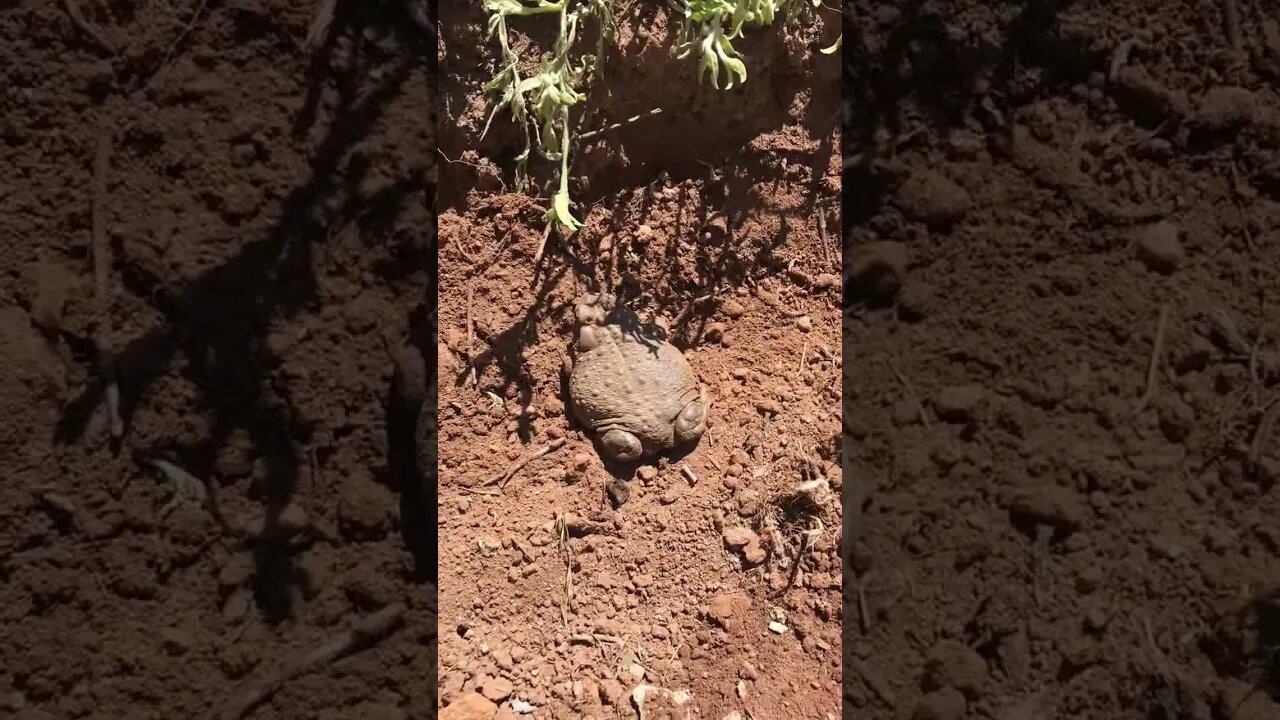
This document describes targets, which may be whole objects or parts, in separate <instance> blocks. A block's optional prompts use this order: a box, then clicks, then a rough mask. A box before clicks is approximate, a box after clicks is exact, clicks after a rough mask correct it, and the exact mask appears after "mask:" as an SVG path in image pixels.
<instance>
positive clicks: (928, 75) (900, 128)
mask: <svg viewBox="0 0 1280 720" xmlns="http://www.w3.org/2000/svg"><path fill="white" fill-rule="evenodd" d="M1073 1H1074V0H1031V1H1030V2H1027V3H1024V4H1023V7H1022V10H1021V11H1020V12H1019V14H1018V16H1017V17H1016V18H1014V20H1012V21H1011V22H1010V23H1009V25H1008V27H1007V28H1006V31H1005V34H1004V37H1003V38H1001V39H1000V41H999V42H998V43H989V44H970V45H966V44H961V43H960V42H958V41H957V40H956V39H955V36H954V34H953V33H952V32H951V31H950V28H949V26H948V17H947V16H946V9H945V5H940V4H936V3H929V2H925V0H911V1H910V2H907V3H904V4H903V5H902V6H900V7H899V8H898V12H897V15H896V17H895V18H894V19H892V20H891V21H889V22H888V24H887V25H886V26H885V27H883V28H881V29H879V30H877V31H876V35H877V36H878V37H879V38H881V42H878V43H873V44H867V43H860V42H858V41H857V38H858V37H859V36H860V35H865V34H866V33H865V31H860V28H859V27H857V24H858V23H865V22H868V20H866V19H862V18H856V19H851V18H849V17H848V16H846V17H845V20H844V33H845V35H846V36H848V37H849V38H851V39H850V41H849V42H847V43H845V46H844V78H843V84H844V97H845V101H846V102H847V103H848V104H849V109H848V113H847V116H846V117H845V120H844V138H845V155H846V157H845V173H844V186H845V187H849V188H858V192H856V193H852V192H847V193H845V194H844V218H845V222H846V223H847V225H846V226H847V227H848V226H853V225H857V224H859V223H865V222H866V221H867V220H869V219H870V218H871V217H873V216H874V215H875V214H876V213H877V212H878V210H879V208H880V207H881V206H882V205H883V204H884V197H885V195H886V194H887V193H889V192H891V191H892V190H893V189H894V186H895V185H896V182H897V180H898V178H896V177H895V175H894V173H893V172H891V171H889V166H891V165H892V163H891V161H892V159H893V157H894V155H895V154H896V153H897V152H898V151H900V150H902V149H904V148H905V147H907V146H908V145H910V144H911V143H912V142H914V141H915V139H916V138H917V137H920V136H922V135H924V134H927V133H931V134H933V135H935V136H936V137H938V138H945V136H946V135H947V133H948V132H949V131H950V130H952V129H955V128H957V127H961V126H962V124H963V122H964V121H965V119H966V118H968V117H978V118H982V119H983V121H984V122H985V123H988V124H989V125H991V127H990V128H988V129H991V130H997V131H998V130H1003V129H1005V128H1002V127H1000V123H1001V122H1002V121H1003V122H1005V123H1006V124H1007V123H1010V122H1012V114H1011V113H1010V109H1011V108H1013V107H1017V106H1019V105H1022V104H1025V103H1026V102H1028V101H1029V100H1031V99H1033V98H1034V97H1036V96H1038V95H1048V94H1052V93H1053V92H1054V91H1055V90H1060V89H1063V88H1066V87H1069V86H1071V85H1074V84H1076V83H1079V82H1083V81H1085V80H1087V79H1088V75H1089V73H1090V72H1091V71H1093V70H1096V69H1099V68H1105V66H1106V62H1107V58H1106V57H1105V56H1102V55H1099V54H1096V53H1092V52H1090V51H1087V50H1085V49H1083V48H1082V47H1080V46H1079V45H1078V44H1077V42H1076V41H1075V40H1073V39H1071V38H1068V37H1065V36H1064V34H1063V33H1062V31H1061V28H1060V26H1059V24H1058V16H1059V15H1060V13H1061V12H1062V11H1064V10H1065V9H1067V8H1068V7H1070V6H1071V5H1072V3H1073ZM1029 68H1034V69H1036V70H1038V71H1039V73H1038V76H1037V77H1035V79H1034V81H1029V80H1028V78H1029V77H1031V75H1030V74H1029V73H1027V72H1026V71H1027V70H1028V69H1029ZM983 100H986V101H989V106H988V107H987V109H984V110H981V111H976V110H977V105H978V104H979V102H980V101H983ZM996 116H999V117H1000V118H1001V119H996Z"/></svg>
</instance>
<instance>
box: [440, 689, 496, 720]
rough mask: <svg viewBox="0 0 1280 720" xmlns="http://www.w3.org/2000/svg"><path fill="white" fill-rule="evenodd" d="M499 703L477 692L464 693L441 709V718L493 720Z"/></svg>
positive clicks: (446, 719)
mask: <svg viewBox="0 0 1280 720" xmlns="http://www.w3.org/2000/svg"><path fill="white" fill-rule="evenodd" d="M497 713H498V705H497V704H496V703H494V702H493V701H492V700H489V699H488V698H486V697H484V696H483V695H481V694H479V693H475V692H469V693H463V694H462V695H461V696H460V697H458V699H457V700H454V701H453V702H452V703H450V704H449V705H448V706H446V707H445V708H444V709H443V710H441V711H440V720H493V718H494V716H495V715H497Z"/></svg>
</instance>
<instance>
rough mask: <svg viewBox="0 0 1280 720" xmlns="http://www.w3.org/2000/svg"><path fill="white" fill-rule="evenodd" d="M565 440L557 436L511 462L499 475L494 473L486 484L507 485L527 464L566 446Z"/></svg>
mask: <svg viewBox="0 0 1280 720" xmlns="http://www.w3.org/2000/svg"><path fill="white" fill-rule="evenodd" d="M564 442H565V440H564V438H557V439H555V440H552V441H551V442H549V443H547V444H546V445H543V446H542V447H540V448H538V449H537V450H534V451H533V452H531V453H529V454H528V455H525V456H524V457H522V458H520V459H519V460H517V461H515V462H513V463H511V465H509V466H507V469H506V470H503V471H502V472H500V473H498V474H497V475H494V476H493V477H491V478H489V479H488V480H486V481H485V483H484V484H485V486H489V485H497V486H498V487H506V485H507V482H508V481H509V480H511V478H512V477H513V476H515V474H516V473H518V472H520V470H521V469H523V468H524V466H525V465H528V464H529V463H531V462H533V461H534V460H537V459H538V458H540V457H542V456H543V455H550V454H551V453H553V452H555V451H556V450H559V449H560V448H562V447H564Z"/></svg>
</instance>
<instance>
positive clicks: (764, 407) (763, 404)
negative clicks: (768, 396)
mask: <svg viewBox="0 0 1280 720" xmlns="http://www.w3.org/2000/svg"><path fill="white" fill-rule="evenodd" d="M756 410H759V411H760V412H761V413H763V414H765V415H780V414H781V413H782V408H781V407H779V406H778V403H777V402H776V401H774V400H757V401H756Z"/></svg>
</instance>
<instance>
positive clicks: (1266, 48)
mask: <svg viewBox="0 0 1280 720" xmlns="http://www.w3.org/2000/svg"><path fill="white" fill-rule="evenodd" d="M847 9H848V10H849V12H850V18H849V19H848V20H847V21H846V26H845V28H846V34H848V36H849V37H847V38H846V55H845V62H846V76H845V97H846V100H847V102H848V103H849V106H848V108H847V116H846V122H847V125H846V134H845V140H846V142H847V146H846V161H845V162H846V166H845V171H846V172H845V176H844V183H845V188H846V193H845V201H844V212H845V217H846V226H847V232H848V235H847V237H846V240H845V253H846V255H845V257H846V274H845V280H846V287H845V302H846V307H845V339H846V342H847V343H848V344H847V346H846V352H845V355H846V360H847V361H848V362H849V364H848V365H846V367H847V368H850V372H849V374H848V375H847V376H846V379H845V387H844V404H845V415H844V418H845V432H846V436H847V438H848V442H849V446H848V447H849V454H848V458H847V459H848V460H849V468H848V472H847V477H846V482H847V483H848V484H847V486H846V489H847V491H848V495H847V498H846V512H847V513H851V514H849V515H846V521H847V522H846V529H847V530H848V531H849V532H850V534H851V536H854V537H856V540H855V541H854V542H852V543H851V544H850V545H849V553H848V557H847V558H846V563H847V565H846V567H847V570H848V572H849V573H850V574H849V575H848V576H847V578H848V581H847V582H846V585H845V588H844V589H845V595H846V598H845V600H846V623H845V640H844V649H845V653H846V655H845V662H846V668H847V670H848V672H847V674H846V683H845V687H844V697H845V703H846V711H847V712H849V713H851V715H847V716H853V717H859V718H867V719H869V720H874V719H877V718H918V719H921V720H923V719H925V718H936V719H939V720H960V718H993V719H997V720H1030V719H1032V718H1074V719H1079V720H1087V719H1101V718H1108V719H1110V718H1149V719H1151V720H1202V719H1205V720H1207V719H1209V718H1217V719H1220V720H1228V719H1235V718H1239V719H1245V718H1249V719H1256V720H1261V719H1262V718H1274V717H1277V714H1278V713H1280V707H1277V704H1276V701H1275V699H1274V697H1275V694H1276V689H1277V685H1276V679H1277V670H1278V668H1277V664H1276V661H1277V657H1278V655H1277V652H1276V648H1277V635H1276V632H1277V626H1276V624H1275V623H1276V618H1277V613H1276V611H1277V608H1278V607H1280V605H1278V604H1277V601H1276V597H1277V596H1276V594H1275V587H1276V583H1277V579H1278V578H1280V575H1278V572H1280V558H1278V557H1277V553H1280V521H1277V510H1278V509H1280V507H1278V505H1277V496H1276V493H1275V489H1274V485H1275V481H1276V479H1277V471H1278V470H1280V465H1277V459H1278V458H1280V437H1277V435H1276V423H1275V419H1276V416H1277V413H1280V405H1277V404H1276V401H1277V395H1276V385H1277V382H1278V381H1280V372H1278V371H1280V354H1278V353H1277V351H1278V349H1280V345H1278V344H1277V342H1276V338H1277V337H1278V333H1280V328H1277V326H1276V319H1275V305H1274V303H1275V301H1276V299H1275V294H1276V292H1277V290H1278V289H1280V283H1278V278H1277V269H1278V267H1277V262H1278V260H1277V258H1278V256H1277V254H1276V251H1275V250H1276V243H1277V241H1280V203H1278V202H1277V200H1278V198H1280V196H1278V193H1280V185H1278V184H1277V177H1280V176H1278V175H1277V166H1276V165H1275V151H1276V149H1277V147H1278V145H1280V114H1277V111H1278V110H1280V97H1278V96H1277V93H1276V91H1275V88H1274V83H1275V81H1276V79H1277V77H1278V73H1280V26H1278V25H1277V15H1276V9H1277V8H1276V7H1275V5H1274V4H1273V3H1267V2H1252V1H1250V0H1222V1H1216V2H1155V1H1146V0H1124V1H1123V2H1067V1H1058V2H1045V1H1032V2H1022V3H990V2H973V1H961V2H953V3H942V2H903V3H871V2H860V1H859V2H852V3H850V4H849V5H848V6H847ZM859 516H860V517H861V522H850V521H851V520H852V519H853V518H857V517H859Z"/></svg>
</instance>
